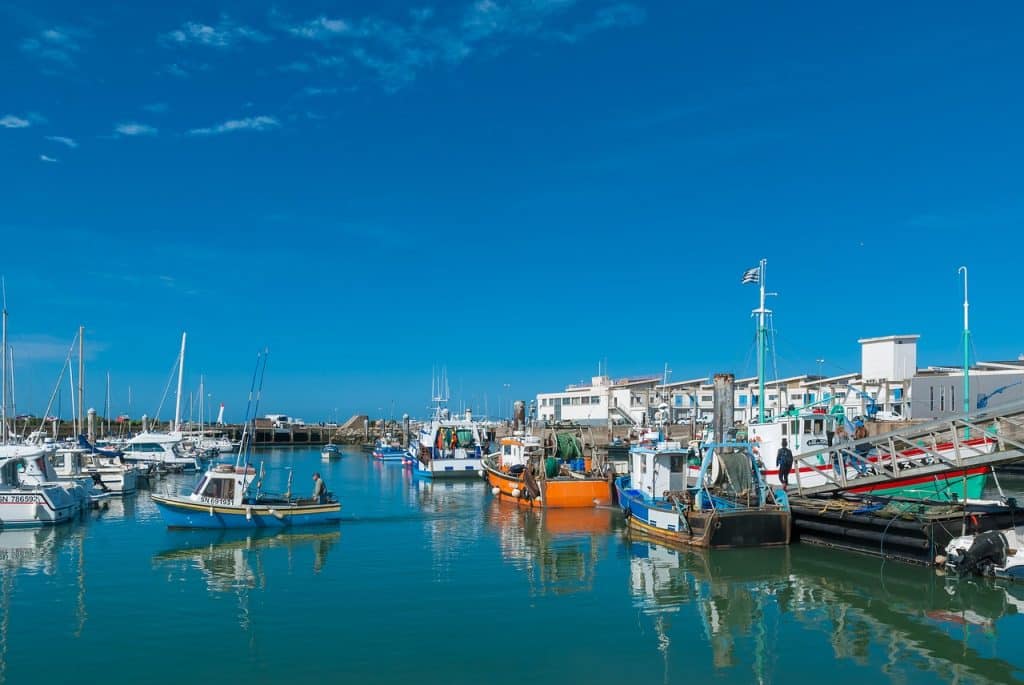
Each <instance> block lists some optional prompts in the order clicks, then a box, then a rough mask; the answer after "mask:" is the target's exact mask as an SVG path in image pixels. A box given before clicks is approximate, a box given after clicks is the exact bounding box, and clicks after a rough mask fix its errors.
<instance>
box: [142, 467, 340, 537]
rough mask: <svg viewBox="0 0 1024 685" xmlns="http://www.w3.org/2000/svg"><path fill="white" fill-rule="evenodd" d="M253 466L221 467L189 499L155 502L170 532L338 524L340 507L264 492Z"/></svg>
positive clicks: (156, 498) (327, 499) (330, 500)
mask: <svg viewBox="0 0 1024 685" xmlns="http://www.w3.org/2000/svg"><path fill="white" fill-rule="evenodd" d="M261 484H262V478H259V477H257V473H256V469H255V468H253V467H252V466H244V465H237V466H232V465H230V464H219V465H217V466H214V467H213V468H211V469H210V470H208V471H207V472H206V473H205V474H204V475H203V477H202V479H200V481H199V485H197V486H196V487H195V489H194V490H193V491H192V492H191V493H189V494H187V495H157V494H153V495H150V497H151V498H152V499H153V502H154V503H155V504H156V506H157V509H159V510H160V515H161V516H162V517H163V519H164V522H165V523H166V524H167V526H168V527H169V528H280V527H290V526H309V525H318V524H328V523H337V522H338V521H339V520H340V512H341V503H339V502H338V500H337V499H336V498H335V497H334V496H333V495H330V494H329V493H328V494H325V496H324V497H323V498H321V499H319V500H318V499H312V498H308V499H302V498H297V497H292V496H291V492H290V488H289V492H286V493H285V494H280V495H276V494H271V493H265V492H263V491H262V485H261Z"/></svg>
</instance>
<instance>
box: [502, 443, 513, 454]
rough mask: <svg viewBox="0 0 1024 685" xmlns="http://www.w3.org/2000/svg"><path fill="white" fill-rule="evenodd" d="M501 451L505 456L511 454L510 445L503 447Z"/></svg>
mask: <svg viewBox="0 0 1024 685" xmlns="http://www.w3.org/2000/svg"><path fill="white" fill-rule="evenodd" d="M503 451H504V453H505V454H512V445H505V449H504V450H503Z"/></svg>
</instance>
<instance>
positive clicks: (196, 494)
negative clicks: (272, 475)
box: [189, 464, 256, 506]
mask: <svg viewBox="0 0 1024 685" xmlns="http://www.w3.org/2000/svg"><path fill="white" fill-rule="evenodd" d="M255 480H256V469H255V468H253V467H252V466H249V467H248V468H243V467H241V466H237V467H236V466H230V465H228V464H221V465H220V466H217V467H216V468H213V469H210V470H209V471H207V472H206V473H205V474H204V475H203V477H202V479H201V480H200V481H199V485H197V486H196V488H195V490H193V491H192V494H191V495H190V496H189V499H191V500H192V501H193V502H202V503H203V504H217V505H222V506H223V505H235V506H238V505H241V504H244V500H245V496H246V493H247V491H248V490H249V488H250V487H251V486H252V484H253V482H255Z"/></svg>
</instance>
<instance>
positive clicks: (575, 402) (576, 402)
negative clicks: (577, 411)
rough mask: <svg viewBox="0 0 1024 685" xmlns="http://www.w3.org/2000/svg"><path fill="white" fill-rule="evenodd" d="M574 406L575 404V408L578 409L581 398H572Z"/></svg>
mask: <svg viewBox="0 0 1024 685" xmlns="http://www.w3.org/2000/svg"><path fill="white" fill-rule="evenodd" d="M572 404H573V406H574V407H578V406H579V404H580V398H578V397H574V398H572Z"/></svg>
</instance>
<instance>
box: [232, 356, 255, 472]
mask: <svg viewBox="0 0 1024 685" xmlns="http://www.w3.org/2000/svg"><path fill="white" fill-rule="evenodd" d="M259 369H260V353H259V352H257V353H256V368H254V369H253V370H252V381H250V383H249V399H248V401H247V402H246V404H245V415H244V423H243V424H242V440H241V442H239V443H238V454H237V455H236V456H235V466H236V467H237V466H238V465H239V464H240V463H241V461H242V454H243V453H244V451H245V449H246V438H247V437H248V435H249V410H250V409H252V396H253V393H254V392H255V390H256V374H257V373H258V372H259Z"/></svg>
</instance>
